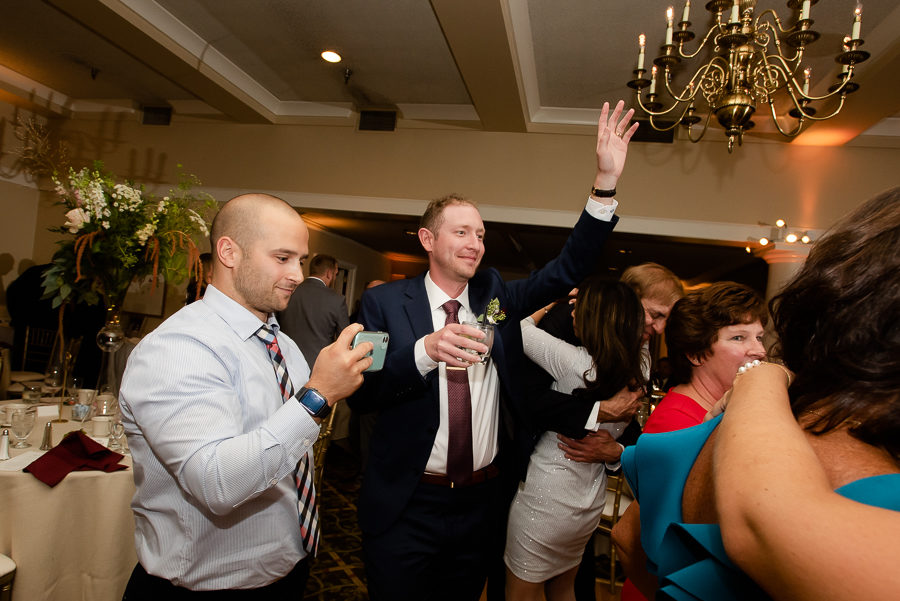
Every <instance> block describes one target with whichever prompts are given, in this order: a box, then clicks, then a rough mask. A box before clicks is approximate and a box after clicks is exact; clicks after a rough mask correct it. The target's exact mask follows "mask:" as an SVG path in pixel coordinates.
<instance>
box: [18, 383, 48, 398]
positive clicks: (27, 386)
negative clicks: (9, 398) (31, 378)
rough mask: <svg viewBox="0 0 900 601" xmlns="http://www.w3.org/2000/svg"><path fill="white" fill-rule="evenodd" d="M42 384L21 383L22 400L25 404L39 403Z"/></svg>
mask: <svg viewBox="0 0 900 601" xmlns="http://www.w3.org/2000/svg"><path fill="white" fill-rule="evenodd" d="M42 389H43V384H41V383H40V382H23V383H22V400H23V401H24V402H26V403H40V402H41V390H42Z"/></svg>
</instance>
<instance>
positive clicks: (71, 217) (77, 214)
mask: <svg viewBox="0 0 900 601" xmlns="http://www.w3.org/2000/svg"><path fill="white" fill-rule="evenodd" d="M90 221H91V217H90V215H88V214H87V213H86V212H85V210H84V209H72V210H71V211H69V212H68V213H66V222H65V223H64V224H63V227H67V228H69V233H70V234H75V233H78V230H80V229H81V228H83V227H84V224H85V223H89V222H90Z"/></svg>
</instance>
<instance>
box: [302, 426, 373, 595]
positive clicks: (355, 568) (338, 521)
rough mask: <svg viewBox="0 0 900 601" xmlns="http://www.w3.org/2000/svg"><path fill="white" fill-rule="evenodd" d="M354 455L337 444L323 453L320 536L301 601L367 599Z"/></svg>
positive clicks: (357, 480) (356, 468) (356, 466)
mask: <svg viewBox="0 0 900 601" xmlns="http://www.w3.org/2000/svg"><path fill="white" fill-rule="evenodd" d="M354 459H355V458H354V457H353V456H352V455H351V454H350V453H348V452H346V451H345V450H344V449H343V448H341V447H340V446H339V445H337V444H332V445H331V446H330V448H329V449H328V453H327V454H326V455H325V476H324V486H323V488H324V490H323V491H322V492H321V494H320V495H319V501H320V503H321V504H320V515H319V519H320V521H321V523H322V539H321V542H320V543H319V554H318V556H317V557H316V559H315V561H314V562H313V564H312V569H311V571H310V575H309V582H308V583H307V585H306V593H305V594H304V596H303V598H304V600H305V601H320V600H321V601H367V600H368V599H369V595H368V594H367V593H366V577H365V573H364V569H363V560H362V541H361V537H360V532H359V526H358V524H357V521H356V498H357V494H358V491H359V479H358V477H357V475H358V465H357V462H356V461H355V460H354Z"/></svg>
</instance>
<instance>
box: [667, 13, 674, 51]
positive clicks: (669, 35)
mask: <svg viewBox="0 0 900 601" xmlns="http://www.w3.org/2000/svg"><path fill="white" fill-rule="evenodd" d="M674 14H675V9H673V8H672V7H671V6H670V7H669V8H667V9H666V46H671V45H672V24H673V21H672V18H673V16H674Z"/></svg>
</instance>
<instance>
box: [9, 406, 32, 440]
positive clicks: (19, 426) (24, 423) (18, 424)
mask: <svg viewBox="0 0 900 601" xmlns="http://www.w3.org/2000/svg"><path fill="white" fill-rule="evenodd" d="M34 414H35V411H34V409H16V410H14V411H13V412H12V415H11V416H10V422H12V432H13V436H15V437H16V444H14V445H13V446H12V448H14V449H24V448H27V447H30V446H31V445H30V444H28V442H27V439H28V436H29V435H30V434H31V431H32V430H33V429H34Z"/></svg>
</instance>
